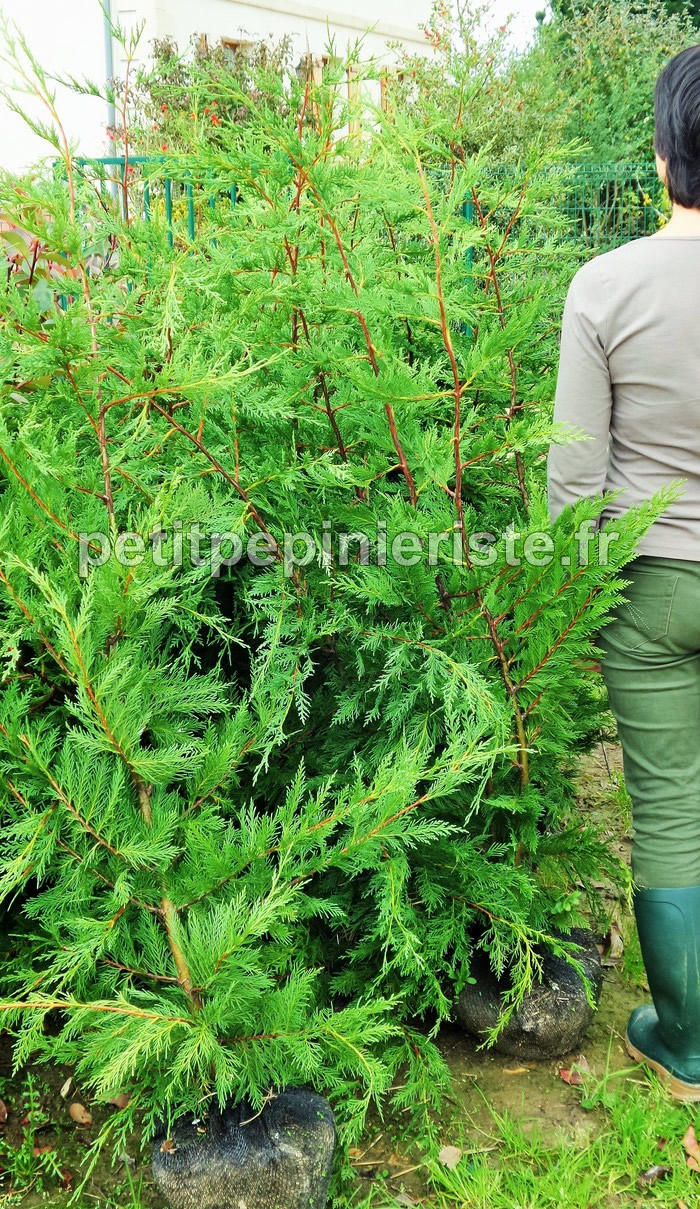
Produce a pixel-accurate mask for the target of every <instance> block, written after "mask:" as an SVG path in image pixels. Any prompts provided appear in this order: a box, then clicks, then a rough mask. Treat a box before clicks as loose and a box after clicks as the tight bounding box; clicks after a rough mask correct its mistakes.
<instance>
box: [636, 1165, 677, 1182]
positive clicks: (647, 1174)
mask: <svg viewBox="0 0 700 1209" xmlns="http://www.w3.org/2000/svg"><path fill="white" fill-rule="evenodd" d="M669 1175H671V1168H670V1167H662V1166H661V1164H660V1163H655V1164H654V1166H653V1167H650V1168H649V1170H648V1171H643V1172H642V1173H641V1174H640V1175H638V1176H637V1183H638V1184H639V1187H640V1188H644V1187H646V1185H647V1184H655V1183H656V1181H657V1180H665V1179H666V1177H667V1176H669Z"/></svg>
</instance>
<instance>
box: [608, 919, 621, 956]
mask: <svg viewBox="0 0 700 1209" xmlns="http://www.w3.org/2000/svg"><path fill="white" fill-rule="evenodd" d="M609 936H610V945H609V948H608V957H609V958H610V960H611V961H619V960H620V958H621V957H622V955H623V953H624V951H625V945H624V942H623V939H622V933H621V931H620V925H619V924H618V922H617V920H616V919H614V920H613V921H612V923H611V924H610V932H609Z"/></svg>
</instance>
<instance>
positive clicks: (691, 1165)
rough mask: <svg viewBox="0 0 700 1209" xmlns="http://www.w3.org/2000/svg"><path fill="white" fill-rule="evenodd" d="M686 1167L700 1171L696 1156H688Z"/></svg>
mask: <svg viewBox="0 0 700 1209" xmlns="http://www.w3.org/2000/svg"><path fill="white" fill-rule="evenodd" d="M685 1165H686V1167H689V1168H690V1170H691V1171H700V1163H699V1162H698V1160H697V1159H696V1158H695V1155H694V1154H689V1155H688V1157H687V1159H686V1160H685Z"/></svg>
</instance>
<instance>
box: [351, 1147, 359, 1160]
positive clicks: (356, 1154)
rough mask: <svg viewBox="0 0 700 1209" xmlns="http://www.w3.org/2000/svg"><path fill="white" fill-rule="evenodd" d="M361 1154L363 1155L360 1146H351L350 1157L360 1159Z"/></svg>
mask: <svg viewBox="0 0 700 1209" xmlns="http://www.w3.org/2000/svg"><path fill="white" fill-rule="evenodd" d="M361 1154H362V1151H361V1150H360V1147H359V1146H351V1147H350V1149H349V1150H348V1155H349V1156H350V1158H351V1159H359V1157H360V1155H361Z"/></svg>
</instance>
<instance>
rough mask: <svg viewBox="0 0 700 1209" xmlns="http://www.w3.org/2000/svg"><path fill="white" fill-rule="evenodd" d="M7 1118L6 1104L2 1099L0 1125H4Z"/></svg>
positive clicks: (0, 1101)
mask: <svg viewBox="0 0 700 1209" xmlns="http://www.w3.org/2000/svg"><path fill="white" fill-rule="evenodd" d="M6 1120H7V1105H6V1103H5V1101H4V1100H0V1125H4V1124H5V1121H6Z"/></svg>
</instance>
